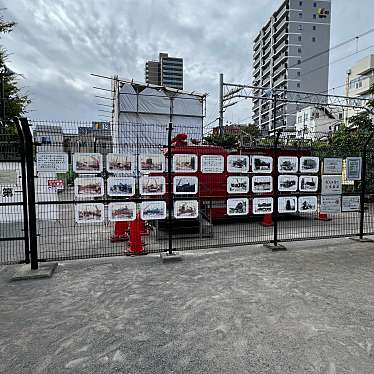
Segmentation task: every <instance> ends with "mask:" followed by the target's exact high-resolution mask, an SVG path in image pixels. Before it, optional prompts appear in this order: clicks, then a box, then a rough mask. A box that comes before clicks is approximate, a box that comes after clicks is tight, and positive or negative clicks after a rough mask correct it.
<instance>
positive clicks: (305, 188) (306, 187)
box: [299, 175, 318, 192]
mask: <svg viewBox="0 0 374 374" xmlns="http://www.w3.org/2000/svg"><path fill="white" fill-rule="evenodd" d="M317 190H318V177H317V176H316V175H300V177H299V191H300V192H317Z"/></svg>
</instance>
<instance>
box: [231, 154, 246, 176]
mask: <svg viewBox="0 0 374 374" xmlns="http://www.w3.org/2000/svg"><path fill="white" fill-rule="evenodd" d="M248 170H249V157H248V156H242V155H229V156H227V171H228V172H229V173H248Z"/></svg>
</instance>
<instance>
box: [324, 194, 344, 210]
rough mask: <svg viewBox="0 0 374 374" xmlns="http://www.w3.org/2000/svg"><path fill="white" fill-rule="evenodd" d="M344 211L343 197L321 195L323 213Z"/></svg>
mask: <svg viewBox="0 0 374 374" xmlns="http://www.w3.org/2000/svg"><path fill="white" fill-rule="evenodd" d="M341 209H342V197H341V195H321V204H320V208H319V210H320V212H321V213H340V212H341Z"/></svg>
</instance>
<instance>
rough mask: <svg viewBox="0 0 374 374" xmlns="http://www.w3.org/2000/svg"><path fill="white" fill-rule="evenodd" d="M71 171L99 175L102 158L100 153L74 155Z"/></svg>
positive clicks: (101, 168)
mask: <svg viewBox="0 0 374 374" xmlns="http://www.w3.org/2000/svg"><path fill="white" fill-rule="evenodd" d="M73 171H74V172H76V173H81V174H97V173H101V172H102V171H103V156H102V155H101V154H100V153H74V154H73Z"/></svg>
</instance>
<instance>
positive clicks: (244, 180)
mask: <svg viewBox="0 0 374 374" xmlns="http://www.w3.org/2000/svg"><path fill="white" fill-rule="evenodd" d="M227 192H228V193H248V192H249V178H248V177H228V178H227Z"/></svg>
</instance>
